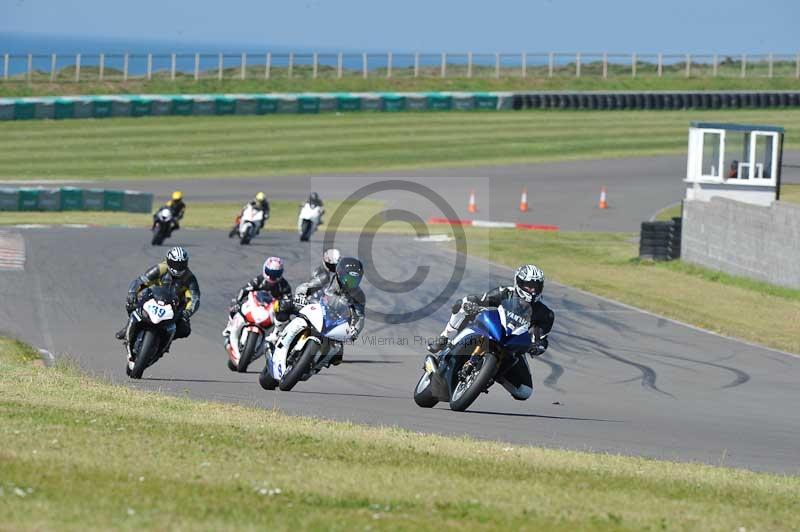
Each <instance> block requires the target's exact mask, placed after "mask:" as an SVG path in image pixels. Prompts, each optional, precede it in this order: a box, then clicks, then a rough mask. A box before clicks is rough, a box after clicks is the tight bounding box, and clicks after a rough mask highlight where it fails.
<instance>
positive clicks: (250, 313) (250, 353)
mask: <svg viewBox="0 0 800 532" xmlns="http://www.w3.org/2000/svg"><path fill="white" fill-rule="evenodd" d="M277 310H278V300H276V299H273V297H272V295H271V294H270V293H269V292H265V291H262V290H259V291H254V292H250V293H249V294H247V299H245V301H244V303H242V305H241V309H240V310H239V311H238V312H237V313H236V314H234V315H233V317H231V318H229V319H228V326H227V327H226V328H225V330H226V331H227V332H228V334H227V335H225V338H226V340H225V350H226V351H227V352H228V369H230V370H231V371H238V372H239V373H244V372H245V371H247V367H248V366H249V365H250V364H251V363H252V362H253V361H254V360H256V359H257V358H258V357H260V356H262V355H264V354H265V351H266V350H268V349H270V350H271V349H272V346H271V345H270V344H269V342H267V341H266V337H267V336H268V334H269V333H270V332H271V331H272V327H273V326H274V325H275V313H276V312H277Z"/></svg>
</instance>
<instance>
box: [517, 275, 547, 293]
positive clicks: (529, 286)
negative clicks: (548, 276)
mask: <svg viewBox="0 0 800 532" xmlns="http://www.w3.org/2000/svg"><path fill="white" fill-rule="evenodd" d="M517 286H518V287H519V288H520V289H521V290H523V291H525V292H527V293H529V294H530V295H532V296H534V297H536V296H538V295H540V294H541V293H542V288H544V283H543V282H542V281H523V280H521V279H517Z"/></svg>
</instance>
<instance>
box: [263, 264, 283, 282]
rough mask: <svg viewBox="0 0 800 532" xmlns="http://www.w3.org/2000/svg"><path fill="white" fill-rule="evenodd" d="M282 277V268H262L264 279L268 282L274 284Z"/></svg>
mask: <svg viewBox="0 0 800 532" xmlns="http://www.w3.org/2000/svg"><path fill="white" fill-rule="evenodd" d="M281 277H283V268H280V269H277V270H273V269H270V268H264V279H266V281H267V282H268V283H270V284H275V283H277V282H278V281H280V280H281Z"/></svg>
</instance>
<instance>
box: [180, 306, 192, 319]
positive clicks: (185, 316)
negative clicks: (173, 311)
mask: <svg viewBox="0 0 800 532" xmlns="http://www.w3.org/2000/svg"><path fill="white" fill-rule="evenodd" d="M181 316H182V317H183V319H184V320H185V321H189V318H191V317H192V311H191V310H188V309H183V312H181Z"/></svg>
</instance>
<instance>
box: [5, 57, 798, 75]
mask: <svg viewBox="0 0 800 532" xmlns="http://www.w3.org/2000/svg"><path fill="white" fill-rule="evenodd" d="M2 61H3V64H2V78H1V79H2V80H3V81H7V82H12V81H16V82H30V83H33V82H45V83H47V82H84V81H103V82H125V81H132V80H173V81H174V80H205V79H216V80H229V79H240V80H246V79H251V80H254V79H261V80H270V79H342V78H354V77H360V78H364V79H366V78H484V79H486V78H494V79H508V78H531V79H546V78H581V77H590V78H603V79H607V78H617V79H619V78H623V77H627V78H712V77H724V78H795V79H800V53H794V54H773V53H769V54H746V53H742V54H717V53H709V54H664V53H632V54H619V53H607V52H601V53H581V52H578V53H557V52H549V53H527V52H521V53H474V52H464V53H447V52H441V53H392V52H383V53H366V52H365V53H357V54H354V53H344V52H340V53H317V52H281V53H275V52H264V53H250V52H242V53H216V54H208V53H194V54H192V53H189V54H187V53H172V54H163V53H125V54H120V53H114V54H106V53H92V54H68V55H66V54H57V53H53V54H9V53H6V54H3V56H2Z"/></svg>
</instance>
